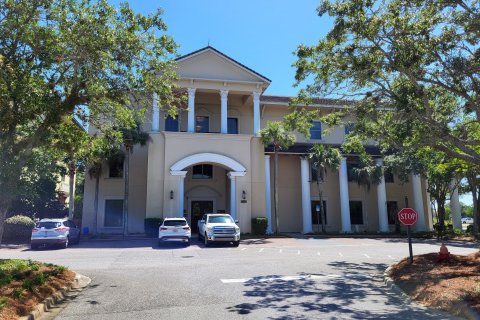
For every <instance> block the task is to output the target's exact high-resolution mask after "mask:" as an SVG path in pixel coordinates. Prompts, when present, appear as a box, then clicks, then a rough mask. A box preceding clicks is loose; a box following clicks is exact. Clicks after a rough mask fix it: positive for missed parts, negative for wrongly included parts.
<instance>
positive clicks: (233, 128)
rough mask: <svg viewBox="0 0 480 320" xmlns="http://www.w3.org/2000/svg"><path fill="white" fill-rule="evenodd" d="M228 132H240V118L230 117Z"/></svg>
mask: <svg viewBox="0 0 480 320" xmlns="http://www.w3.org/2000/svg"><path fill="white" fill-rule="evenodd" d="M227 121H228V123H227V124H228V125H227V127H228V133H229V134H238V119H237V118H228V119H227Z"/></svg>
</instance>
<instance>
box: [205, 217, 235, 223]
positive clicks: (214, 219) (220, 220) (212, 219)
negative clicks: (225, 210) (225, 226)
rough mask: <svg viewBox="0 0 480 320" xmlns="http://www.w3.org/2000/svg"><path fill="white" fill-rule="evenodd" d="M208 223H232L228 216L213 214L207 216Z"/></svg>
mask: <svg viewBox="0 0 480 320" xmlns="http://www.w3.org/2000/svg"><path fill="white" fill-rule="evenodd" d="M208 222H209V223H233V220H232V218H230V217H229V216H217V217H215V216H213V217H209V218H208Z"/></svg>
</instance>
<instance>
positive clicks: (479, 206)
mask: <svg viewBox="0 0 480 320" xmlns="http://www.w3.org/2000/svg"><path fill="white" fill-rule="evenodd" d="M478 189H479V186H475V189H473V190H472V198H473V232H475V233H478V231H479V230H480V192H478Z"/></svg>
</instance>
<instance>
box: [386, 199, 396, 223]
mask: <svg viewBox="0 0 480 320" xmlns="http://www.w3.org/2000/svg"><path fill="white" fill-rule="evenodd" d="M387 213H388V224H395V221H396V220H397V213H398V204H397V201H387Z"/></svg>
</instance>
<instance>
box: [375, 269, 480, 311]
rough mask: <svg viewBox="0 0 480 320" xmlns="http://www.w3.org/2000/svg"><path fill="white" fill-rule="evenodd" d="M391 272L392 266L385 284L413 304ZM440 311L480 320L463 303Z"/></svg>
mask: <svg viewBox="0 0 480 320" xmlns="http://www.w3.org/2000/svg"><path fill="white" fill-rule="evenodd" d="M390 270H391V266H390V267H388V268H387V269H386V270H385V271H384V272H383V282H384V283H385V284H386V285H387V288H388V289H390V290H391V291H393V292H395V293H396V294H397V295H399V296H400V297H402V298H403V299H405V301H407V302H412V299H411V298H410V296H409V295H408V294H406V293H405V292H404V291H403V290H402V289H400V287H399V286H397V285H396V284H395V282H394V281H393V279H392V278H390ZM437 310H438V309H437ZM440 311H446V312H448V313H450V314H451V315H454V316H460V317H463V318H465V319H468V320H480V314H478V313H477V312H475V310H473V309H472V308H471V307H470V306H468V304H466V303H465V302H463V301H456V302H454V303H451V304H449V306H448V309H447V310H440Z"/></svg>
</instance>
